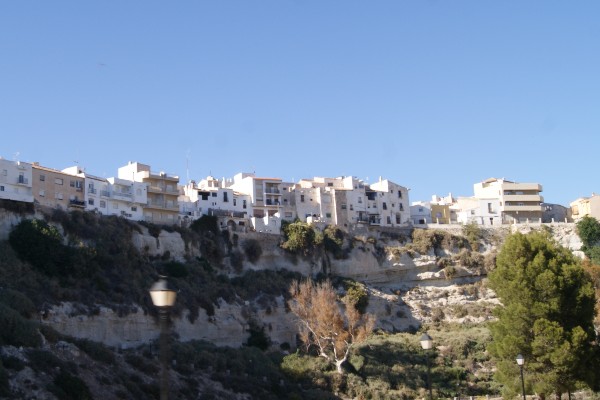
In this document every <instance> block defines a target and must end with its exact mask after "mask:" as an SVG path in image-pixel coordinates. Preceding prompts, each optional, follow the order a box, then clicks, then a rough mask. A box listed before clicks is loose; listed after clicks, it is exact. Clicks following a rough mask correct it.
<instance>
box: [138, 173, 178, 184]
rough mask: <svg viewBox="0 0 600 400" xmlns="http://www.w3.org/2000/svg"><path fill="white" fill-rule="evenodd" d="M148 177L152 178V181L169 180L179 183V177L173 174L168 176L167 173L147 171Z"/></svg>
mask: <svg viewBox="0 0 600 400" xmlns="http://www.w3.org/2000/svg"><path fill="white" fill-rule="evenodd" d="M145 172H146V174H144V175H146V177H148V178H150V179H168V180H170V181H174V182H179V176H177V175H173V174H167V173H166V172H163V171H161V172H153V171H151V172H147V171H145Z"/></svg>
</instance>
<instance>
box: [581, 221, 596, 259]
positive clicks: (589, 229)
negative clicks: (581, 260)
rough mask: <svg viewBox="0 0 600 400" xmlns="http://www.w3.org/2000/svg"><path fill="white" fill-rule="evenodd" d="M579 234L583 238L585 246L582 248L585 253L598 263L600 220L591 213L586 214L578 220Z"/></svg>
mask: <svg viewBox="0 0 600 400" xmlns="http://www.w3.org/2000/svg"><path fill="white" fill-rule="evenodd" d="M577 235H579V238H580V239H581V242H582V243H583V246H582V247H581V250H582V251H583V252H584V253H585V255H586V256H587V257H588V258H590V259H591V260H593V261H595V262H596V263H600V251H598V250H599V249H598V244H600V222H598V220H597V219H596V218H594V217H590V216H589V215H586V216H584V217H583V218H581V219H580V220H579V222H577Z"/></svg>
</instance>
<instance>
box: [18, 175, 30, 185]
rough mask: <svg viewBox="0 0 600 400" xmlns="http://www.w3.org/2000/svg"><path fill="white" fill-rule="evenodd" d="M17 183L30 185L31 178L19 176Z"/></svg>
mask: <svg viewBox="0 0 600 400" xmlns="http://www.w3.org/2000/svg"><path fill="white" fill-rule="evenodd" d="M17 184H19V185H29V179H27V178H25V177H24V176H19V177H18V178H17Z"/></svg>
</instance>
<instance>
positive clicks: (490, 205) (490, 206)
mask: <svg viewBox="0 0 600 400" xmlns="http://www.w3.org/2000/svg"><path fill="white" fill-rule="evenodd" d="M488 212H489V213H491V212H493V211H492V203H488Z"/></svg>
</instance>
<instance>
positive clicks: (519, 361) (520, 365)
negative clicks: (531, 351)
mask: <svg viewBox="0 0 600 400" xmlns="http://www.w3.org/2000/svg"><path fill="white" fill-rule="evenodd" d="M517 364H519V368H521V388H522V389H523V400H526V399H525V379H524V378H523V364H525V358H524V357H523V355H522V354H519V355H518V356H517Z"/></svg>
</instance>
